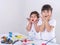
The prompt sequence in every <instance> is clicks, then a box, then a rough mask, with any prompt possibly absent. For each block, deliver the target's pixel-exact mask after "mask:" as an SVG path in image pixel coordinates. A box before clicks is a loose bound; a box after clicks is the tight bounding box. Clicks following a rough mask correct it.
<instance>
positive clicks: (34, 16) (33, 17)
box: [30, 14, 38, 22]
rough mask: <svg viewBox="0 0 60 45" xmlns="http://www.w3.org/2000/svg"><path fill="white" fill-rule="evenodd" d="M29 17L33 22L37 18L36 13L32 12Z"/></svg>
mask: <svg viewBox="0 0 60 45" xmlns="http://www.w3.org/2000/svg"><path fill="white" fill-rule="evenodd" d="M30 19H31V20H32V21H33V22H34V21H37V20H38V18H37V16H36V14H32V15H31V16H30Z"/></svg>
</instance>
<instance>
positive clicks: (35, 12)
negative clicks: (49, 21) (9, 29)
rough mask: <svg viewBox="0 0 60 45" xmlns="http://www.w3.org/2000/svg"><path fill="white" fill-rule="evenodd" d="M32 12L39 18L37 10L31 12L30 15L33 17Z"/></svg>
mask: <svg viewBox="0 0 60 45" xmlns="http://www.w3.org/2000/svg"><path fill="white" fill-rule="evenodd" d="M32 14H36V16H37V18H39V13H38V12H37V11H32V12H31V13H30V17H31V15H32Z"/></svg>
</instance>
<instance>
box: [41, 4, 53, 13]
mask: <svg viewBox="0 0 60 45" xmlns="http://www.w3.org/2000/svg"><path fill="white" fill-rule="evenodd" d="M44 10H47V11H49V10H51V12H52V7H51V6H50V5H49V4H45V5H43V7H42V9H41V11H44Z"/></svg>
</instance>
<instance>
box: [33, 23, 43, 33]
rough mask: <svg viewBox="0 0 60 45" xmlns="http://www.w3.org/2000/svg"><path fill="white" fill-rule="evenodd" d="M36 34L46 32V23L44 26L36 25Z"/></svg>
mask: <svg viewBox="0 0 60 45" xmlns="http://www.w3.org/2000/svg"><path fill="white" fill-rule="evenodd" d="M34 26H35V30H36V32H43V31H44V22H43V23H42V25H37V23H35V24H34Z"/></svg>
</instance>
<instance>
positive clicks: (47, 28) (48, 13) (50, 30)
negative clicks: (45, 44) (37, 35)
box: [40, 4, 56, 42]
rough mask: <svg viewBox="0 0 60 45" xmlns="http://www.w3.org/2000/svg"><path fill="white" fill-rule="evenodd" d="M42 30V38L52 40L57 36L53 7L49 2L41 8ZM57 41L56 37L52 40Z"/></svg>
mask: <svg viewBox="0 0 60 45" xmlns="http://www.w3.org/2000/svg"><path fill="white" fill-rule="evenodd" d="M41 14H42V15H41V19H40V30H41V31H42V35H41V36H42V39H43V40H50V39H52V38H54V37H55V26H56V21H55V19H52V18H51V17H52V7H51V6H50V5H49V4H46V5H43V7H42V9H41ZM52 41H53V42H56V40H55V38H54V39H53V40H52Z"/></svg>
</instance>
